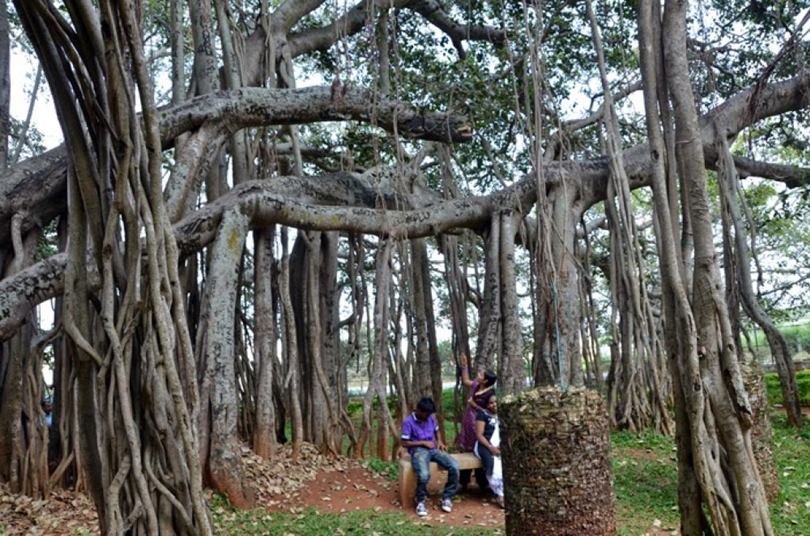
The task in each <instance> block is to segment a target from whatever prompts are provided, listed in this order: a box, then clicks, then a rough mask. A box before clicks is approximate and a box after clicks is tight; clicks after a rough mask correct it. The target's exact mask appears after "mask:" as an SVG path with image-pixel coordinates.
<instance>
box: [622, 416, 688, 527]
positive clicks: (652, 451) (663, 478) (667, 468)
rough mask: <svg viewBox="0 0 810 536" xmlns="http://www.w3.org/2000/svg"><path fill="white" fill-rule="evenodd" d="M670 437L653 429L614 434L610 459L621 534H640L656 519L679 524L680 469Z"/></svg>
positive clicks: (665, 523)
mask: <svg viewBox="0 0 810 536" xmlns="http://www.w3.org/2000/svg"><path fill="white" fill-rule="evenodd" d="M674 448H675V447H674V443H673V441H672V438H671V437H666V436H662V435H658V434H655V433H652V432H643V433H640V434H632V433H630V432H616V433H613V434H612V435H611V460H612V462H613V479H614V489H615V493H616V497H617V499H616V517H617V524H618V525H619V534H623V535H638V534H645V533H647V532H648V531H649V530H650V527H651V526H652V523H653V521H654V520H656V519H658V520H660V521H661V526H662V527H664V528H673V529H674V528H677V527H678V524H679V523H678V509H677V496H676V490H677V487H678V470H677V466H676V462H675V450H674Z"/></svg>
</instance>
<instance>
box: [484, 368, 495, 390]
mask: <svg viewBox="0 0 810 536" xmlns="http://www.w3.org/2000/svg"><path fill="white" fill-rule="evenodd" d="M484 381H486V382H487V387H489V386H490V385H495V382H496V381H498V376H497V375H496V374H495V372H493V371H492V370H491V369H487V371H486V372H484Z"/></svg>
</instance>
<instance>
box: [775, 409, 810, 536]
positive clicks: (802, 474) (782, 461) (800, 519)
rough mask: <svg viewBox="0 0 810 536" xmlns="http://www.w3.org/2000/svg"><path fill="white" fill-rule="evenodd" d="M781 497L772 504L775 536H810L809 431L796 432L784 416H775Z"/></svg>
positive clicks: (809, 429) (776, 452) (806, 429)
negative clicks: (788, 424) (809, 535)
mask: <svg viewBox="0 0 810 536" xmlns="http://www.w3.org/2000/svg"><path fill="white" fill-rule="evenodd" d="M771 419H772V421H771V422H772V424H773V432H774V434H773V435H774V438H773V443H774V445H773V450H774V454H775V455H776V467H777V469H778V471H779V497H777V498H776V500H775V501H774V502H773V503H771V520H772V521H773V529H774V532H775V533H776V534H779V535H783V534H784V535H790V536H794V535H795V536H799V535H804V536H806V535H807V534H810V428H808V427H807V426H805V427H804V429H803V430H801V431H798V432H797V431H796V430H795V429H793V428H789V427H788V426H787V423H786V420H785V416H784V415H783V414H779V415H772V416H771Z"/></svg>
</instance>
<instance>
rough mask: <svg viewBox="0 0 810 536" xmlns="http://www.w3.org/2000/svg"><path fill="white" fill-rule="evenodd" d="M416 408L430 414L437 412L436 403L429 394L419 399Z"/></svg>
mask: <svg viewBox="0 0 810 536" xmlns="http://www.w3.org/2000/svg"><path fill="white" fill-rule="evenodd" d="M416 409H418V410H419V411H424V412H425V413H428V414H431V413H436V404H434V403H433V399H432V398H430V397H429V396H424V397H422V398H421V399H420V400H419V403H418V404H416Z"/></svg>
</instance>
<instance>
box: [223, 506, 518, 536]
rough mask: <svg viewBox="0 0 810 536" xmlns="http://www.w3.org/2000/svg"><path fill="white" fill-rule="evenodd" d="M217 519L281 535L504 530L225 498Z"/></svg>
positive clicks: (226, 529) (470, 534) (231, 526)
mask: <svg viewBox="0 0 810 536" xmlns="http://www.w3.org/2000/svg"><path fill="white" fill-rule="evenodd" d="M212 510H213V514H214V523H215V525H216V528H217V532H219V533H221V534H277V535H279V536H282V535H283V536H293V535H295V536H299V535H300V536H320V535H324V536H325V535H329V536H343V535H361V534H362V535H364V536H371V535H374V534H376V535H378V536H388V535H392V536H412V535H413V534H430V535H436V536H450V535H451V534H452V535H457V536H478V535H481V536H483V535H487V536H489V535H497V534H503V532H504V531H503V530H487V529H462V528H457V527H431V526H429V525H426V524H425V525H423V524H420V523H414V522H413V521H411V520H410V519H409V518H408V517H407V516H406V515H405V514H404V513H403V512H385V511H383V512H375V511H373V510H368V511H354V512H346V513H344V514H321V513H318V512H316V511H315V510H307V511H305V512H303V513H300V514H280V513H275V512H273V513H269V512H266V511H263V510H249V511H243V512H240V511H236V510H233V509H232V508H230V507H229V506H228V505H227V504H225V502H224V501H223V500H222V499H217V500H215V502H214V504H213V505H212Z"/></svg>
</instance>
